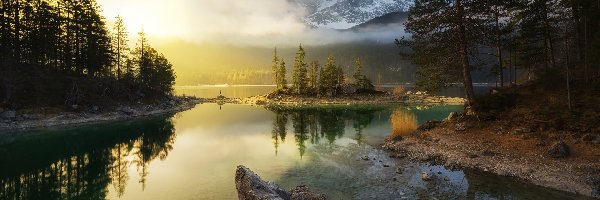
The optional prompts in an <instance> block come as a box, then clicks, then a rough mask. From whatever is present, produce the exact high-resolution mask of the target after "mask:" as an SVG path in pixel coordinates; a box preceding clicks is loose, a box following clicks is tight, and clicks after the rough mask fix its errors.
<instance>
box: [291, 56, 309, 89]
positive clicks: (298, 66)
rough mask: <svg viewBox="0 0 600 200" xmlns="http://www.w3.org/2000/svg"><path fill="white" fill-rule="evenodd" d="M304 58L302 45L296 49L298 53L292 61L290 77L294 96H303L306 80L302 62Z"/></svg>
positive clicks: (305, 66)
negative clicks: (292, 66) (292, 68)
mask: <svg viewBox="0 0 600 200" xmlns="http://www.w3.org/2000/svg"><path fill="white" fill-rule="evenodd" d="M305 57H306V52H305V51H304V48H302V45H300V46H299V47H298V52H297V53H296V58H295V60H294V71H293V76H292V89H293V90H294V92H295V93H296V94H305V93H306V89H307V85H308V78H307V76H306V75H307V69H306V68H307V65H306V62H305V61H304V60H305Z"/></svg>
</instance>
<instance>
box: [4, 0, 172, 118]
mask: <svg viewBox="0 0 600 200" xmlns="http://www.w3.org/2000/svg"><path fill="white" fill-rule="evenodd" d="M127 42H128V34H127V32H126V31H125V26H124V24H123V20H122V19H120V17H118V18H117V22H116V23H115V26H114V28H112V29H109V28H108V27H107V26H106V24H105V19H104V18H103V17H102V16H101V15H100V7H99V6H98V5H97V3H96V1H95V0H85V1H70V0H2V1H0V107H12V108H23V107H27V106H58V105H68V106H72V105H91V104H94V105H97V104H102V103H103V102H107V101H108V102H114V101H126V100H133V99H138V98H141V97H158V96H164V95H169V94H170V93H171V86H172V85H173V84H174V81H175V75H174V72H173V69H172V65H171V64H170V63H169V61H168V60H167V59H166V58H165V57H164V56H163V55H162V54H160V53H158V52H157V51H156V50H154V49H153V48H152V47H150V45H149V44H148V41H147V39H146V37H145V35H144V33H143V31H142V32H141V33H140V37H139V41H138V42H137V45H136V47H135V48H134V49H133V51H131V52H130V51H129V47H127Z"/></svg>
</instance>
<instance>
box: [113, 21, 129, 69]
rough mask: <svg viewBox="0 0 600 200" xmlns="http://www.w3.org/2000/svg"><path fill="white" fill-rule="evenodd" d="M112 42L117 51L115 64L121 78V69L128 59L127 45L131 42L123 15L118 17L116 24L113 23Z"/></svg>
mask: <svg viewBox="0 0 600 200" xmlns="http://www.w3.org/2000/svg"><path fill="white" fill-rule="evenodd" d="M112 42H113V51H114V53H115V56H114V57H115V62H116V63H115V64H116V66H117V80H120V79H121V70H122V68H123V66H124V65H125V60H127V51H129V46H128V45H127V42H129V39H128V33H127V30H126V28H125V23H124V22H123V18H121V16H117V17H116V21H115V24H114V25H113V36H112Z"/></svg>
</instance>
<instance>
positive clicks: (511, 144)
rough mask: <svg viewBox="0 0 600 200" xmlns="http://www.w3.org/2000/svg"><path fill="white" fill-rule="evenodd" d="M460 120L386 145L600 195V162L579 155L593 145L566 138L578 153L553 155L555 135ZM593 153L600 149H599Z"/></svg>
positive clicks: (404, 153)
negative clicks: (463, 126) (539, 136)
mask: <svg viewBox="0 0 600 200" xmlns="http://www.w3.org/2000/svg"><path fill="white" fill-rule="evenodd" d="M473 123H476V122H473ZM457 124H459V123H454V121H453V120H450V121H443V122H441V124H439V125H438V126H437V127H433V128H430V129H428V130H417V131H415V132H414V133H411V134H407V135H402V137H401V138H396V139H388V140H386V141H385V143H384V144H383V146H382V148H384V149H386V150H388V151H389V153H390V156H392V157H396V158H408V159H411V160H414V161H418V162H428V163H433V164H442V165H444V166H446V167H447V168H449V169H467V170H476V171H481V172H484V173H492V174H495V175H499V176H506V177H512V178H516V179H519V180H522V181H525V182H528V183H532V184H534V185H538V186H542V187H546V188H550V189H556V190H560V191H565V192H570V193H573V194H578V195H585V196H588V197H592V198H600V195H599V192H600V191H599V190H600V177H599V176H598V175H597V172H598V169H599V167H600V163H599V162H598V161H597V159H595V158H593V157H589V156H587V155H581V154H580V153H579V152H580V151H583V150H582V149H587V148H589V146H591V145H594V144H589V143H584V142H581V141H580V140H578V139H577V138H572V137H565V138H564V139H563V140H564V142H566V143H567V144H568V145H569V146H570V147H571V151H573V150H575V151H574V152H575V153H572V155H571V156H570V157H568V158H561V159H554V158H552V157H551V156H549V155H547V152H548V149H550V148H552V147H553V144H554V143H555V142H551V141H554V140H557V141H558V139H556V138H549V139H547V140H537V139H533V138H528V137H527V136H526V135H522V134H515V132H512V133H510V132H503V131H496V132H494V131H491V130H489V128H482V129H479V128H475V127H476V125H474V126H475V127H469V128H467V129H466V130H462V129H458V128H457V127H458V126H457ZM421 129H423V128H421ZM492 129H493V128H492ZM553 137H564V136H558V135H555V136H553ZM501 140H505V142H500V141H501ZM593 153H600V150H599V151H597V152H593ZM598 155H600V154H598ZM598 155H596V156H598ZM594 160H595V161H594Z"/></svg>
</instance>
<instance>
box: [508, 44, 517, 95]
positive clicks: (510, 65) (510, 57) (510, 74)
mask: <svg viewBox="0 0 600 200" xmlns="http://www.w3.org/2000/svg"><path fill="white" fill-rule="evenodd" d="M512 54H513V52H512V51H509V52H508V82H510V87H512V86H514V82H513V55H512ZM515 79H516V77H515Z"/></svg>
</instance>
